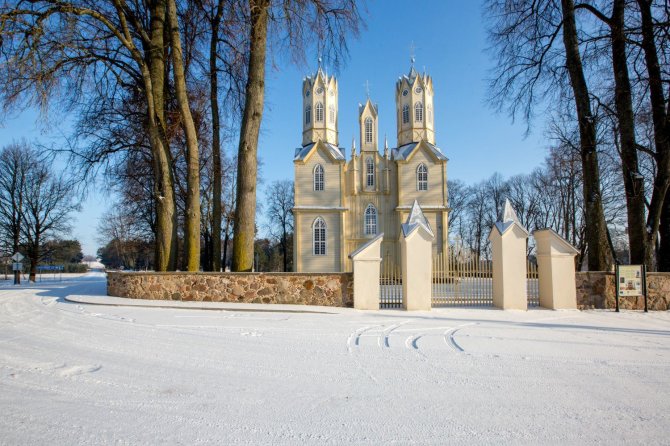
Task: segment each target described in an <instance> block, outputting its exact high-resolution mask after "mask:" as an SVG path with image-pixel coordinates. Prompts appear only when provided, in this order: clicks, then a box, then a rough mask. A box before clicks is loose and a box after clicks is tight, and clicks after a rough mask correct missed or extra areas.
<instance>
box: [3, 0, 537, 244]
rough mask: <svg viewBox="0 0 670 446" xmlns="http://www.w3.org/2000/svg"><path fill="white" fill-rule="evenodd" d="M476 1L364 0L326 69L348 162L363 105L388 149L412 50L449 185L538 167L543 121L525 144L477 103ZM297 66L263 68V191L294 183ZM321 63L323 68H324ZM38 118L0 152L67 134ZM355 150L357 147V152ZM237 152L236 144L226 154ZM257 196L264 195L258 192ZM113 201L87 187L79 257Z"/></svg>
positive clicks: (514, 127) (481, 77) (7, 137)
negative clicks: (427, 89)
mask: <svg viewBox="0 0 670 446" xmlns="http://www.w3.org/2000/svg"><path fill="white" fill-rule="evenodd" d="M481 17H482V10H481V1H480V0H433V1H427V0H424V1H413V2H408V1H406V0H405V1H397V0H376V1H375V0H370V1H369V2H368V4H367V14H366V19H367V26H366V28H365V29H363V30H362V32H361V33H360V35H359V37H358V38H355V39H354V38H352V39H351V40H350V42H349V49H350V55H349V58H348V60H347V61H346V62H345V63H344V64H343V66H342V67H341V68H340V70H339V72H334V71H333V70H332V69H329V72H331V73H333V74H335V75H336V76H337V78H338V82H339V106H340V108H339V113H340V115H339V137H340V145H341V146H343V147H345V148H346V149H347V150H346V151H345V152H346V154H347V156H349V153H350V149H351V139H352V138H353V137H354V136H355V137H358V104H359V103H361V102H364V101H365V99H366V89H365V83H366V81H368V82H369V84H370V98H371V99H372V101H373V102H375V103H377V104H378V105H379V133H380V140H383V137H384V134H386V135H387V136H388V140H389V145H390V146H391V147H394V146H395V145H396V133H395V132H396V123H395V103H394V101H395V98H394V88H395V82H396V80H397V79H398V77H399V76H401V75H403V74H406V73H407V72H408V71H409V68H410V45H411V44H412V42H414V45H415V47H416V49H415V57H416V63H415V67H416V68H417V69H418V70H420V71H423V70H424V67H425V70H426V71H427V73H428V74H429V75H431V76H432V77H433V85H434V90H435V104H434V109H435V111H434V115H435V134H436V142H437V145H438V146H439V147H440V148H441V149H442V151H443V152H444V153H445V154H446V155H447V157H449V165H448V173H449V178H450V179H459V180H463V181H465V182H466V183H474V182H478V181H481V180H483V179H485V178H488V177H489V176H491V175H492V174H493V173H494V172H500V173H501V174H502V175H503V176H505V177H508V176H511V175H515V174H519V173H527V172H529V171H531V170H532V169H533V168H534V167H536V166H538V165H539V164H541V162H542V160H543V159H544V156H545V154H546V149H547V146H548V142H547V141H546V140H545V139H544V138H543V134H542V122H536V123H533V124H534V126H533V128H534V129H535V130H534V132H533V133H531V134H530V135H529V136H528V137H526V138H525V137H524V135H525V130H526V126H525V123H522V122H517V123H515V124H513V123H512V120H511V119H510V118H509V117H508V116H507V115H505V114H499V113H496V112H495V111H494V110H493V109H492V108H491V107H489V105H488V104H487V101H486V78H487V77H488V75H489V70H490V69H491V68H492V64H493V62H494V61H492V60H490V57H489V55H488V54H487V53H485V51H484V50H485V48H486V46H487V42H486V30H485V28H484V23H483V22H482V19H481ZM306 60H307V62H306V65H305V66H295V65H291V64H290V63H289V62H288V61H287V60H283V59H282V58H281V57H277V58H276V59H275V61H274V62H275V63H274V64H272V66H274V68H269V70H268V72H267V75H268V76H267V82H266V106H265V115H264V117H263V125H262V130H261V132H262V133H261V137H260V141H259V155H260V157H261V158H262V160H263V163H264V168H263V171H262V174H263V177H264V183H265V184H269V183H270V182H272V181H275V180H280V179H293V162H292V159H293V152H294V149H295V148H296V147H298V146H299V145H300V143H301V142H302V127H301V125H302V124H301V107H302V98H301V94H300V91H301V85H302V79H303V77H304V76H305V75H308V74H311V73H313V72H314V71H315V70H316V67H317V55H316V54H315V53H311V54H307V56H306ZM323 65H324V66H325V67H326V68H329V67H328V61H324V63H323ZM36 116H37V113H36V112H34V111H30V110H29V111H27V112H25V113H22V114H19V115H18V116H12V117H9V118H7V119H5V120H4V122H3V123H2V127H1V128H0V145H5V144H7V143H9V142H11V141H12V140H15V139H21V138H25V139H27V140H29V141H36V140H39V141H41V142H53V143H56V144H58V143H59V141H62V137H61V135H62V134H63V132H67V131H68V128H67V127H68V126H67V124H59V123H63V122H67V117H54V116H52V117H51V121H52V122H51V125H50V126H49V127H48V128H47V129H46V130H44V129H43V128H42V126H39V125H37V124H36ZM358 145H359V144H358V142H357V146H358ZM225 149H226V150H227V151H229V153H230V151H231V150H236V141H234V142H232V143H231V145H230V146H228V147H226V148H225ZM259 193H260V194H264V190H263V187H261V189H260V191H259ZM113 202H114V197H113V196H110V194H108V193H107V192H105V191H101V190H100V189H99V187H97V188H96V187H92V188H91V190H90V192H89V196H88V199H87V200H86V201H85V202H84V203H83V210H82V212H81V213H80V214H79V215H77V221H76V223H75V225H74V228H73V231H72V236H73V237H76V238H77V239H79V240H80V241H81V242H82V245H83V249H84V253H85V254H94V253H95V251H96V250H97V247H98V243H97V242H96V240H95V236H96V226H97V225H98V220H99V218H100V217H101V215H102V213H103V212H104V211H105V209H107V208H108V207H109V206H111V205H112V204H113Z"/></svg>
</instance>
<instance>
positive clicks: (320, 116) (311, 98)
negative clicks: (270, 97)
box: [302, 61, 338, 147]
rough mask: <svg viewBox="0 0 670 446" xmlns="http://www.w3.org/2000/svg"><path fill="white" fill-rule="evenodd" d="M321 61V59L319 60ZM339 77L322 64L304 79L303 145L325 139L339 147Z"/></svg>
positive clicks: (324, 140)
mask: <svg viewBox="0 0 670 446" xmlns="http://www.w3.org/2000/svg"><path fill="white" fill-rule="evenodd" d="M319 62H320V61H319ZM337 95H338V92H337V79H335V76H330V77H329V76H328V75H327V74H326V73H325V72H324V71H323V69H322V68H321V66H319V68H318V69H317V71H316V74H315V75H314V76H307V77H305V78H304V79H303V81H302V104H303V107H302V145H303V147H304V146H306V145H308V144H311V143H314V142H317V141H319V140H320V141H323V142H326V143H330V144H333V145H334V146H336V147H337V145H338V138H337V119H338V116H337V115H338V113H337V105H338V104H337Z"/></svg>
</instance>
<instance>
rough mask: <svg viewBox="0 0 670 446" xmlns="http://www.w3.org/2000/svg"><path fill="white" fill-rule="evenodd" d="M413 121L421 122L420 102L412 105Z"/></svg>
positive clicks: (421, 105) (421, 108)
mask: <svg viewBox="0 0 670 446" xmlns="http://www.w3.org/2000/svg"><path fill="white" fill-rule="evenodd" d="M414 121H416V122H423V104H422V103H421V102H417V103H416V104H414Z"/></svg>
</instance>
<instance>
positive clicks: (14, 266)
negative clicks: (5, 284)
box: [12, 262, 23, 271]
mask: <svg viewBox="0 0 670 446" xmlns="http://www.w3.org/2000/svg"><path fill="white" fill-rule="evenodd" d="M22 269H23V263H18V262H17V263H12V271H21V270H22Z"/></svg>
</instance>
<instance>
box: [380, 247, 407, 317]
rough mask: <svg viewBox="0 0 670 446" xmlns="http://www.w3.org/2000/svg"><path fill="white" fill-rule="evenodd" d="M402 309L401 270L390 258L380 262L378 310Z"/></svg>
mask: <svg viewBox="0 0 670 446" xmlns="http://www.w3.org/2000/svg"><path fill="white" fill-rule="evenodd" d="M400 307H402V270H401V268H400V265H397V264H396V263H395V262H393V261H392V260H391V259H390V258H387V259H384V260H382V263H381V265H380V271H379V308H400Z"/></svg>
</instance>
